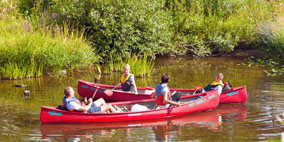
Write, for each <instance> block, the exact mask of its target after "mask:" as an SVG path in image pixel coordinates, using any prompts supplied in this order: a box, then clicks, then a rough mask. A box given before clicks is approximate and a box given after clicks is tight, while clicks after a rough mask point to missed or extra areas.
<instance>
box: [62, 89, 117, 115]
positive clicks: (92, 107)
mask: <svg viewBox="0 0 284 142" xmlns="http://www.w3.org/2000/svg"><path fill="white" fill-rule="evenodd" d="M64 94H65V96H64V98H63V99H62V101H63V105H64V107H65V108H66V109H67V110H70V111H73V110H75V111H83V112H90V113H93V112H107V111H110V112H119V111H116V110H115V109H114V108H113V107H112V105H110V104H107V103H106V102H105V101H104V99H103V98H100V99H97V100H96V101H93V99H92V98H89V99H87V98H84V101H83V102H80V101H79V100H78V99H77V98H76V97H75V96H74V94H75V92H74V89H73V88H72V87H67V88H65V89H64Z"/></svg>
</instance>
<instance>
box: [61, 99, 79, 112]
mask: <svg viewBox="0 0 284 142" xmlns="http://www.w3.org/2000/svg"><path fill="white" fill-rule="evenodd" d="M62 101H63V105H64V106H65V108H67V109H68V110H74V109H75V108H74V107H72V105H70V103H71V102H75V103H77V101H79V100H78V99H77V98H75V97H72V98H66V97H64V98H63V99H62Z"/></svg>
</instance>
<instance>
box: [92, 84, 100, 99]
mask: <svg viewBox="0 0 284 142" xmlns="http://www.w3.org/2000/svg"><path fill="white" fill-rule="evenodd" d="M98 90H99V87H96V91H95V93H94V94H93V97H92V99H94V97H95V96H96V93H97V91H98Z"/></svg>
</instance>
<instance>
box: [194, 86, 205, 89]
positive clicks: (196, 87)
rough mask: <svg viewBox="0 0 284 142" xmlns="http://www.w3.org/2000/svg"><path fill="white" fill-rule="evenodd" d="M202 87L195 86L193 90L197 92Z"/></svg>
mask: <svg viewBox="0 0 284 142" xmlns="http://www.w3.org/2000/svg"><path fill="white" fill-rule="evenodd" d="M202 87H203V86H202V85H199V86H195V87H194V89H195V90H198V89H201V88H202Z"/></svg>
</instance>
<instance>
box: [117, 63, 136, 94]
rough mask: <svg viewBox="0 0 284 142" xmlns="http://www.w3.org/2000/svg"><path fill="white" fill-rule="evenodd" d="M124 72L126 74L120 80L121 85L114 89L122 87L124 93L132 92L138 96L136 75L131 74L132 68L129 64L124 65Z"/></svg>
mask: <svg viewBox="0 0 284 142" xmlns="http://www.w3.org/2000/svg"><path fill="white" fill-rule="evenodd" d="M123 72H124V74H123V75H122V77H121V78H120V82H119V84H117V85H116V86H115V87H114V88H113V89H115V88H117V87H118V86H120V85H121V86H122V91H131V92H133V93H135V94H138V92H137V87H136V84H135V79H134V75H133V74H131V73H130V66H129V65H128V64H126V65H124V67H123Z"/></svg>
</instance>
